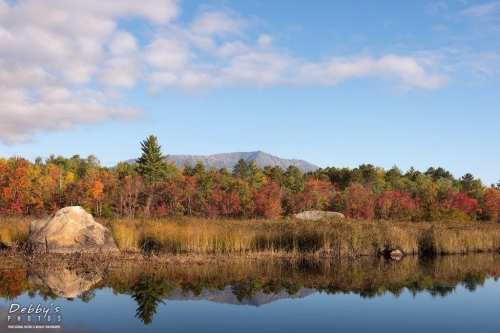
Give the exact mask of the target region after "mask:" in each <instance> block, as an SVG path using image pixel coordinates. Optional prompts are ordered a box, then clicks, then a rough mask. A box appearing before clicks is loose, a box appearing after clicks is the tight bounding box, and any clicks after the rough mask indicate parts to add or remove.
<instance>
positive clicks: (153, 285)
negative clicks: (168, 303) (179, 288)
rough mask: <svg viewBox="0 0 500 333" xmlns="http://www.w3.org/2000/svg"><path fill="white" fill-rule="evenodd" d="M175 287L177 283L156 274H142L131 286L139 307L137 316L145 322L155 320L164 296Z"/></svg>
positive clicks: (133, 296) (148, 322)
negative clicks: (157, 309)
mask: <svg viewBox="0 0 500 333" xmlns="http://www.w3.org/2000/svg"><path fill="white" fill-rule="evenodd" d="M174 289H175V285H174V284H173V283H172V282H171V281H169V280H165V279H163V278H160V277H158V276H156V275H145V276H142V277H141V278H140V279H139V281H138V282H137V283H136V284H134V285H133V286H132V287H131V292H132V298H133V299H134V300H135V301H136V302H137V305H138V308H137V310H136V314H135V317H136V318H139V319H140V320H141V321H142V322H143V323H144V324H146V325H148V324H150V323H152V322H153V315H154V314H156V307H157V306H158V304H160V303H162V304H165V302H163V298H164V297H165V296H166V295H168V294H170V293H171V292H172V291H173V290H174Z"/></svg>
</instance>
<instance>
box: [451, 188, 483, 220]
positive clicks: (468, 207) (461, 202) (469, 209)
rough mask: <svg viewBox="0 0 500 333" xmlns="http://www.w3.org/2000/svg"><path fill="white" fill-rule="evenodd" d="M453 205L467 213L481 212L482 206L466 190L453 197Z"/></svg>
mask: <svg viewBox="0 0 500 333" xmlns="http://www.w3.org/2000/svg"><path fill="white" fill-rule="evenodd" d="M451 205H452V207H455V208H457V209H458V210H460V211H461V212H463V213H465V214H467V215H475V214H476V213H481V207H479V205H478V204H477V200H476V199H472V198H470V197H469V196H468V195H467V194H465V193H464V192H460V193H457V194H456V195H455V196H454V197H453V201H452V204H451Z"/></svg>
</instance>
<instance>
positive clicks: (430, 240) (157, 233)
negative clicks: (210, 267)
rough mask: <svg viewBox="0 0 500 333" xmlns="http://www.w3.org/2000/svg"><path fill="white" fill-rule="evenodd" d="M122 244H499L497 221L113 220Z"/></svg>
mask: <svg viewBox="0 0 500 333" xmlns="http://www.w3.org/2000/svg"><path fill="white" fill-rule="evenodd" d="M109 225H110V228H111V230H112V232H113V235H114V236H115V239H116V240H117V245H118V247H119V248H120V249H127V248H133V249H135V250H148V251H158V252H164V253H173V254H231V253H253V254H255V253H266V254H268V255H312V256H316V257H357V256H365V255H375V254H379V253H382V252H384V251H385V250H388V249H400V250H401V251H402V252H403V253H405V254H466V253H474V252H491V251H497V250H499V249H500V225H499V224H496V223H479V222H467V223H464V222H457V223H428V222H419V223H412V222H387V221H385V222H380V221H364V220H349V219H346V220H338V219H326V220H322V221H301V220H296V219H279V220H216V221H211V220H204V219H195V218H182V219H174V220H170V219H162V220H124V219H119V220H113V221H112V222H110V223H109Z"/></svg>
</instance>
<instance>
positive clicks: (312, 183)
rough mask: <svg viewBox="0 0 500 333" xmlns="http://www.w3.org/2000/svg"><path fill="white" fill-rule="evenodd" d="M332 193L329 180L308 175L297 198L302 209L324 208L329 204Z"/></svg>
mask: <svg viewBox="0 0 500 333" xmlns="http://www.w3.org/2000/svg"><path fill="white" fill-rule="evenodd" d="M333 193H334V192H333V187H332V184H331V183H330V182H329V181H327V180H318V179H315V178H314V177H309V178H308V179H307V181H306V184H305V186H304V189H303V190H302V191H301V192H300V193H299V195H298V200H299V202H301V205H302V210H313V209H314V210H324V209H326V208H327V207H328V206H329V205H330V204H331V200H332V197H333Z"/></svg>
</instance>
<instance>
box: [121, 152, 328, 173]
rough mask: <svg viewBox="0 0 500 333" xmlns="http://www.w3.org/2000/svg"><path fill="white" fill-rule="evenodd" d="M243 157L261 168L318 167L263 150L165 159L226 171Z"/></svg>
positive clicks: (307, 168) (173, 156) (304, 169)
mask: <svg viewBox="0 0 500 333" xmlns="http://www.w3.org/2000/svg"><path fill="white" fill-rule="evenodd" d="M240 159H244V160H245V161H247V162H250V161H251V160H254V161H255V163H257V165H258V166H259V167H261V168H264V167H266V166H268V165H270V166H272V167H274V166H279V167H281V168H282V169H283V170H286V169H287V168H288V167H289V166H290V165H293V166H295V167H297V168H298V169H299V170H300V171H302V172H309V171H316V170H317V169H318V168H319V167H318V166H316V165H314V164H311V163H309V162H306V161H304V160H296V159H286V158H280V157H277V156H273V155H270V154H267V153H264V152H263V151H260V150H259V151H253V152H246V153H226V154H215V155H209V156H202V155H170V156H169V157H168V158H167V160H168V161H169V162H170V161H175V164H176V165H177V167H178V168H182V166H183V165H184V164H185V163H186V162H189V163H190V164H191V165H193V166H194V165H195V164H196V162H197V161H200V162H201V163H203V165H204V166H205V168H206V169H210V168H211V167H212V166H213V165H215V166H216V167H217V169H222V168H226V169H227V170H228V171H230V172H231V171H232V170H233V167H234V165H235V164H236V163H237V162H238V161H239V160H240ZM125 162H126V163H128V164H133V163H135V159H132V160H127V161H125Z"/></svg>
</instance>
